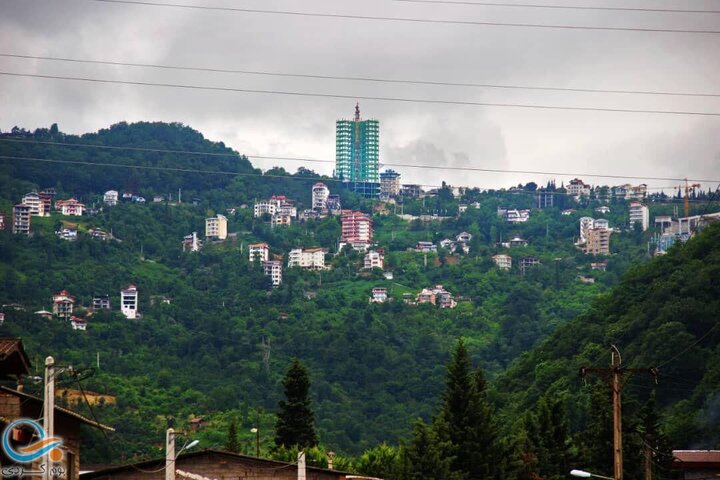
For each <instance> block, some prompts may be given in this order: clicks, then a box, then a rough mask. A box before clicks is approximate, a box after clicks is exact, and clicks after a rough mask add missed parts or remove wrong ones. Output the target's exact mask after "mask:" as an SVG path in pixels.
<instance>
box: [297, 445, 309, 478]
mask: <svg viewBox="0 0 720 480" xmlns="http://www.w3.org/2000/svg"><path fill="white" fill-rule="evenodd" d="M297 459H298V461H297V465H298V475H297V480H307V477H306V476H305V452H304V451H302V450H301V451H299V452H298V456H297Z"/></svg>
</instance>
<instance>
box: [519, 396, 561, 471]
mask: <svg viewBox="0 0 720 480" xmlns="http://www.w3.org/2000/svg"><path fill="white" fill-rule="evenodd" d="M525 428H526V432H527V439H528V448H529V451H528V452H527V453H529V454H530V455H529V457H528V458H530V459H532V460H534V465H533V467H534V468H533V469H532V470H531V471H532V472H533V473H534V474H535V475H536V476H537V477H539V478H543V479H549V480H559V479H562V478H566V477H567V472H568V465H569V461H570V447H571V445H570V438H569V434H568V426H567V420H566V416H565V412H564V410H563V405H562V402H561V401H560V400H559V399H549V398H547V397H542V398H541V399H540V400H539V401H538V404H537V407H536V410H535V412H534V413H533V414H529V415H527V416H526V418H525Z"/></svg>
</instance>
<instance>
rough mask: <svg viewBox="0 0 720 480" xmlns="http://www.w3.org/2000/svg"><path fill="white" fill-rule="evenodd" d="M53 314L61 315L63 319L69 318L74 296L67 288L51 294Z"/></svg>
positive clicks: (73, 304)
mask: <svg viewBox="0 0 720 480" xmlns="http://www.w3.org/2000/svg"><path fill="white" fill-rule="evenodd" d="M52 301H53V315H55V316H57V317H62V318H64V319H65V320H67V319H68V318H70V316H71V315H72V313H73V308H74V306H75V297H73V296H72V295H70V294H69V293H68V291H67V290H62V291H60V292H59V293H56V294H55V295H53V298H52Z"/></svg>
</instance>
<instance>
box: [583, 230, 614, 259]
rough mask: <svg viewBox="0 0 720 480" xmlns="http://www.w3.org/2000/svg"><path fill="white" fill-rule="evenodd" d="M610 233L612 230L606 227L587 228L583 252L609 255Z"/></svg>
mask: <svg viewBox="0 0 720 480" xmlns="http://www.w3.org/2000/svg"><path fill="white" fill-rule="evenodd" d="M611 233H612V230H610V229H608V228H590V229H588V231H587V240H586V241H585V246H584V247H583V252H584V253H585V254H586V255H609V254H610V234H611Z"/></svg>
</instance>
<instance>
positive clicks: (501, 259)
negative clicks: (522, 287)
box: [492, 254, 512, 270]
mask: <svg viewBox="0 0 720 480" xmlns="http://www.w3.org/2000/svg"><path fill="white" fill-rule="evenodd" d="M492 260H493V262H495V265H496V266H497V267H498V268H499V269H500V270H510V269H511V268H512V257H511V256H510V255H505V254H499V255H493V257H492Z"/></svg>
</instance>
